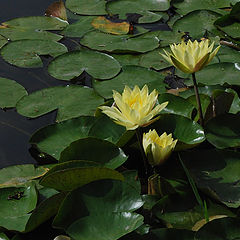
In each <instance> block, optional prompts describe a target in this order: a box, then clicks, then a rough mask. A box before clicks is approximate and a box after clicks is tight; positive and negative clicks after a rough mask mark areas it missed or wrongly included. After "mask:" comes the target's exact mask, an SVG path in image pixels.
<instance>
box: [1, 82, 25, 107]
mask: <svg viewBox="0 0 240 240" xmlns="http://www.w3.org/2000/svg"><path fill="white" fill-rule="evenodd" d="M0 85H1V88H0V108H10V107H15V105H16V103H17V102H18V101H19V100H20V99H21V98H22V97H23V96H25V95H27V91H26V90H25V88H24V87H22V86H21V85H20V84H18V83H16V82H15V81H12V80H9V79H6V78H0Z"/></svg>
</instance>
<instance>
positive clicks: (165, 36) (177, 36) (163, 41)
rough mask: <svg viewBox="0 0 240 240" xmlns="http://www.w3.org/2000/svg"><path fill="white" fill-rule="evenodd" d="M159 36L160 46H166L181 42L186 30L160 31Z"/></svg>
mask: <svg viewBox="0 0 240 240" xmlns="http://www.w3.org/2000/svg"><path fill="white" fill-rule="evenodd" d="M157 33H158V34H157V37H158V38H159V40H160V46H161V47H166V46H169V45H170V44H173V43H176V44H177V43H181V41H182V40H183V39H184V35H185V33H184V32H172V31H158V32H157Z"/></svg>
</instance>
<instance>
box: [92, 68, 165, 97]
mask: <svg viewBox="0 0 240 240" xmlns="http://www.w3.org/2000/svg"><path fill="white" fill-rule="evenodd" d="M163 79H164V77H163V75H161V74H160V73H158V72H155V71H152V70H150V69H147V68H143V67H137V66H124V67H123V69H122V72H121V73H120V74H119V75H118V76H117V77H115V78H113V79H110V80H107V81H95V82H94V89H96V91H97V92H98V93H99V94H100V95H101V96H103V97H104V98H112V90H116V91H118V92H122V91H123V89H124V87H125V85H128V86H129V87H130V88H133V87H134V86H135V85H138V86H139V87H142V86H143V85H145V84H147V85H148V86H149V85H150V83H154V87H149V88H150V90H153V89H154V88H157V90H159V92H165V83H163Z"/></svg>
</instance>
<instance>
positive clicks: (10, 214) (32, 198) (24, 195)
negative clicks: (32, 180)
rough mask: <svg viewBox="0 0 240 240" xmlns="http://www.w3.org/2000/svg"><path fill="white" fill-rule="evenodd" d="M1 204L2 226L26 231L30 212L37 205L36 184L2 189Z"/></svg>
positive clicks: (0, 220) (0, 221)
mask: <svg viewBox="0 0 240 240" xmlns="http://www.w3.org/2000/svg"><path fill="white" fill-rule="evenodd" d="M14 197H16V198H17V199H14ZM0 205H1V208H0V215H1V218H0V226H1V227H4V228H6V229H8V230H15V231H20V232H21V231H24V229H25V226H26V223H27V221H28V219H29V217H30V215H31V214H29V212H31V211H32V210H33V209H34V208H35V207H36V205H37V192H36V189H35V185H34V184H30V185H27V186H25V187H21V188H2V189H0Z"/></svg>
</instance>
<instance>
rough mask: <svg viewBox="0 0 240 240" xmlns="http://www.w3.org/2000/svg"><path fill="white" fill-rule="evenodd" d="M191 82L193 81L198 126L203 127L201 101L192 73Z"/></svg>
mask: <svg viewBox="0 0 240 240" xmlns="http://www.w3.org/2000/svg"><path fill="white" fill-rule="evenodd" d="M192 80H193V85H194V92H195V96H196V100H197V105H198V112H199V121H200V125H201V126H202V127H203V125H204V121H203V113H202V106H201V101H200V97H199V92H198V86H197V81H196V77H195V73H192Z"/></svg>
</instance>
